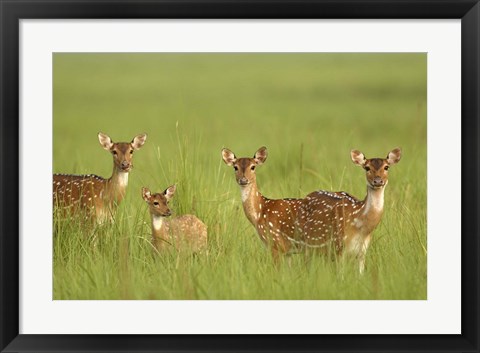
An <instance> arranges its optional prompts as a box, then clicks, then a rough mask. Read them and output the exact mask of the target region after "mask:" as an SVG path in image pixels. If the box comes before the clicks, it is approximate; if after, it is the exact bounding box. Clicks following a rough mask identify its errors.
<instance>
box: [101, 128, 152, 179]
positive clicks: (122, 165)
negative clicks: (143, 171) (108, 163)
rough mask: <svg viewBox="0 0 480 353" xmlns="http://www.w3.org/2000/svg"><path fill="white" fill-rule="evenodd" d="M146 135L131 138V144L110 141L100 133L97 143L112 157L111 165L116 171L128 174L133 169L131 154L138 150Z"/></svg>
mask: <svg viewBox="0 0 480 353" xmlns="http://www.w3.org/2000/svg"><path fill="white" fill-rule="evenodd" d="M146 139H147V135H146V134H140V135H137V136H135V137H134V138H133V140H132V142H130V143H129V142H117V143H115V142H113V141H112V139H111V138H110V137H109V136H108V135H106V134H103V133H101V132H99V133H98V141H100V144H101V145H102V146H103V148H104V149H105V150H107V151H109V152H110V153H111V154H112V155H113V163H114V165H115V167H116V168H117V170H118V171H121V172H125V173H128V172H130V170H131V169H132V168H133V164H132V156H133V152H134V151H136V150H139V149H140V148H141V147H142V146H143V144H144V143H145V140H146Z"/></svg>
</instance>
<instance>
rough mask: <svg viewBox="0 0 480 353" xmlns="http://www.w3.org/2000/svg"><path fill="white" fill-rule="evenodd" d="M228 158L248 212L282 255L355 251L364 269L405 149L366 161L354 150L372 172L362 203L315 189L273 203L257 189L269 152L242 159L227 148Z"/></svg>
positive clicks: (355, 159) (359, 161)
mask: <svg viewBox="0 0 480 353" xmlns="http://www.w3.org/2000/svg"><path fill="white" fill-rule="evenodd" d="M222 156H223V160H224V162H225V163H226V164H227V165H230V166H233V168H234V169H235V177H236V180H237V183H238V184H239V185H240V189H241V192H242V201H243V209H244V211H245V214H246V216H247V218H248V220H249V221H250V222H251V223H252V224H253V226H254V227H255V229H256V230H257V232H258V234H259V235H260V238H261V239H262V240H263V241H264V242H265V243H266V244H267V245H269V246H271V248H272V252H273V255H274V257H276V256H277V254H278V252H281V253H288V252H290V251H295V250H300V249H305V248H314V249H317V250H319V251H321V252H326V251H327V250H329V248H330V249H332V248H333V250H334V251H335V252H336V253H337V254H342V253H344V252H345V253H353V254H354V255H355V256H357V258H358V259H359V270H360V273H362V272H363V271H364V266H365V253H366V251H367V248H368V245H369V243H370V238H371V234H372V232H373V230H374V229H375V227H376V226H377V225H378V223H379V222H380V218H381V216H382V212H383V193H384V188H385V186H386V185H387V183H388V168H389V167H390V166H391V165H393V164H396V163H398V161H399V160H400V158H401V150H400V149H399V148H396V149H394V150H393V151H391V152H390V153H389V154H388V155H387V158H385V159H383V158H373V159H366V158H365V156H364V155H363V154H362V153H361V152H359V151H355V150H354V151H352V152H351V157H352V161H353V162H354V163H355V164H357V165H359V166H362V167H363V168H364V169H365V171H366V174H367V196H366V198H365V199H364V200H363V201H360V200H357V199H356V198H354V197H353V196H350V195H349V194H347V193H345V192H327V191H315V192H312V193H310V194H309V195H307V196H306V197H305V198H303V199H280V200H270V199H267V198H266V197H264V196H263V195H262V194H261V193H260V191H259V190H258V187H257V182H256V177H255V168H256V167H257V166H258V165H261V164H263V163H264V162H265V160H266V159H267V149H266V148H265V147H262V148H260V149H259V150H258V151H257V152H256V153H255V155H254V157H253V158H238V159H237V158H236V157H235V155H234V154H233V152H231V151H230V150H228V149H226V148H224V149H223V150H222Z"/></svg>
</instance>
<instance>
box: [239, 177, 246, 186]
mask: <svg viewBox="0 0 480 353" xmlns="http://www.w3.org/2000/svg"><path fill="white" fill-rule="evenodd" d="M238 183H239V184H240V185H247V184H248V179H247V178H245V177H243V178H240V179H238Z"/></svg>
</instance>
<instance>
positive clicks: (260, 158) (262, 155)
mask: <svg viewBox="0 0 480 353" xmlns="http://www.w3.org/2000/svg"><path fill="white" fill-rule="evenodd" d="M267 156H268V153H267V147H265V146H263V147H260V148H259V149H258V151H257V152H255V155H254V156H253V158H254V159H255V162H257V164H259V165H260V164H263V163H265V161H266V160H267Z"/></svg>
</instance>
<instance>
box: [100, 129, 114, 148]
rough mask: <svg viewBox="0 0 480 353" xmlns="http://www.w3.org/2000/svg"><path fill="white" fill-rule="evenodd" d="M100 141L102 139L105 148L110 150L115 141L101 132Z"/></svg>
mask: <svg viewBox="0 0 480 353" xmlns="http://www.w3.org/2000/svg"><path fill="white" fill-rule="evenodd" d="M98 141H100V144H101V145H102V146H103V148H104V149H106V150H107V151H110V149H111V148H112V147H113V141H112V139H111V138H110V137H108V135H106V134H104V133H101V132H99V133H98Z"/></svg>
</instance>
